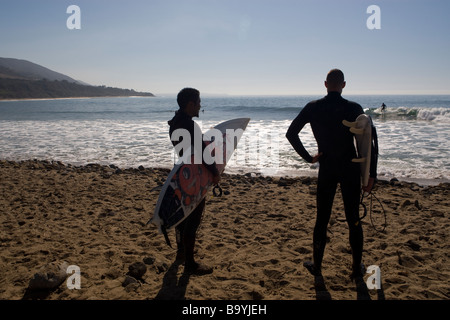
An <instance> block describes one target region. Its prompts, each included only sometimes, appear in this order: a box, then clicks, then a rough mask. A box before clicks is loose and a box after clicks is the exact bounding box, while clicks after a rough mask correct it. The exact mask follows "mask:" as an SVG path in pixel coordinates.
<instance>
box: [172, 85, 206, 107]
mask: <svg viewBox="0 0 450 320" xmlns="http://www.w3.org/2000/svg"><path fill="white" fill-rule="evenodd" d="M198 99H200V91H198V90H197V89H194V88H184V89H183V90H181V91H180V92H179V93H178V96H177V102H178V106H179V107H180V109H184V108H186V106H187V105H188V103H189V102H194V103H196V102H197V101H198Z"/></svg>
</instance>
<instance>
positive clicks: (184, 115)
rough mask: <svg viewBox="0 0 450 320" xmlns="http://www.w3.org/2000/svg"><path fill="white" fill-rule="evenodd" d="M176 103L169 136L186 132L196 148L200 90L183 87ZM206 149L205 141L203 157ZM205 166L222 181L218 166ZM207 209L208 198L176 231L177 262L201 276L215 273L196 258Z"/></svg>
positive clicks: (217, 181)
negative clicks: (198, 232)
mask: <svg viewBox="0 0 450 320" xmlns="http://www.w3.org/2000/svg"><path fill="white" fill-rule="evenodd" d="M177 102H178V106H179V110H178V111H177V112H176V113H175V116H174V117H173V118H172V120H170V121H169V122H168V123H169V126H170V129H169V135H170V137H172V133H173V132H174V131H175V130H177V129H185V130H187V131H188V132H189V134H190V136H191V146H192V148H194V147H195V146H194V137H195V136H196V135H195V132H197V134H200V136H201V129H200V127H199V126H198V124H196V123H195V122H194V121H193V120H192V118H193V117H198V116H199V111H200V108H201V106H200V103H201V99H200V92H199V91H198V90H197V89H193V88H184V89H183V90H181V91H180V92H179V93H178V96H177ZM171 140H172V139H171ZM181 141H182V140H181ZM181 141H180V140H178V141H173V140H172V144H173V145H174V146H176V145H177V144H178V143H180V142H181ZM205 147H206V145H205V143H204V142H203V139H202V150H201V151H202V154H203V150H204V149H205ZM181 151H182V150H181ZM179 156H180V157H181V156H183V155H182V154H180V155H179ZM203 164H204V165H205V166H206V168H207V169H208V170H210V171H211V173H212V174H213V184H215V185H216V184H218V183H219V181H220V174H219V171H218V170H217V168H216V166H215V164H206V163H205V162H203ZM204 209H205V198H204V199H203V200H202V202H200V204H199V205H198V206H197V208H195V209H194V211H193V212H192V213H191V214H190V215H189V216H188V217H187V218H186V219H185V220H184V221H183V222H181V223H180V224H179V225H178V226H176V228H175V232H176V240H177V246H178V251H177V260H179V261H183V260H184V263H185V272H187V273H192V274H198V275H201V274H208V273H212V272H213V269H212V268H211V267H208V266H205V265H201V264H199V263H197V262H196V261H195V259H194V247H195V239H196V234H197V229H198V227H199V226H200V222H201V219H202V216H203V211H204Z"/></svg>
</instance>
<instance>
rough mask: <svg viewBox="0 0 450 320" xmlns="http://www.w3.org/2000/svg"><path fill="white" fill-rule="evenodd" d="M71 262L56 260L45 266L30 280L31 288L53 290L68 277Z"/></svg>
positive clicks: (29, 286) (29, 287)
mask: <svg viewBox="0 0 450 320" xmlns="http://www.w3.org/2000/svg"><path fill="white" fill-rule="evenodd" d="M68 267H69V264H68V263H67V262H65V261H55V262H52V263H49V264H47V265H45V266H43V267H42V268H41V269H40V270H39V271H38V272H37V273H35V274H34V276H33V278H32V279H31V280H30V283H29V285H28V289H30V290H51V289H55V288H57V287H58V286H59V285H61V283H63V282H64V280H66V278H67V268H68Z"/></svg>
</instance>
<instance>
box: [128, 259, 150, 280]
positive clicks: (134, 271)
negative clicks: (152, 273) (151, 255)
mask: <svg viewBox="0 0 450 320" xmlns="http://www.w3.org/2000/svg"><path fill="white" fill-rule="evenodd" d="M146 271H147V267H146V265H145V264H144V263H143V262H135V263H133V264H132V265H130V266H129V267H128V273H127V274H128V275H129V276H131V277H133V278H135V279H141V278H142V276H143V275H144V274H145V272H146Z"/></svg>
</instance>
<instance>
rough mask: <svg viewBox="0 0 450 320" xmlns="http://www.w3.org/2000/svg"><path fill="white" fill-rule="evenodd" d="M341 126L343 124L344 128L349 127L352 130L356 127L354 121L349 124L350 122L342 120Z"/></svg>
mask: <svg viewBox="0 0 450 320" xmlns="http://www.w3.org/2000/svg"><path fill="white" fill-rule="evenodd" d="M342 124H343V125H344V126H346V127H349V128H354V127H356V121H354V122H350V121H347V120H342Z"/></svg>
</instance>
